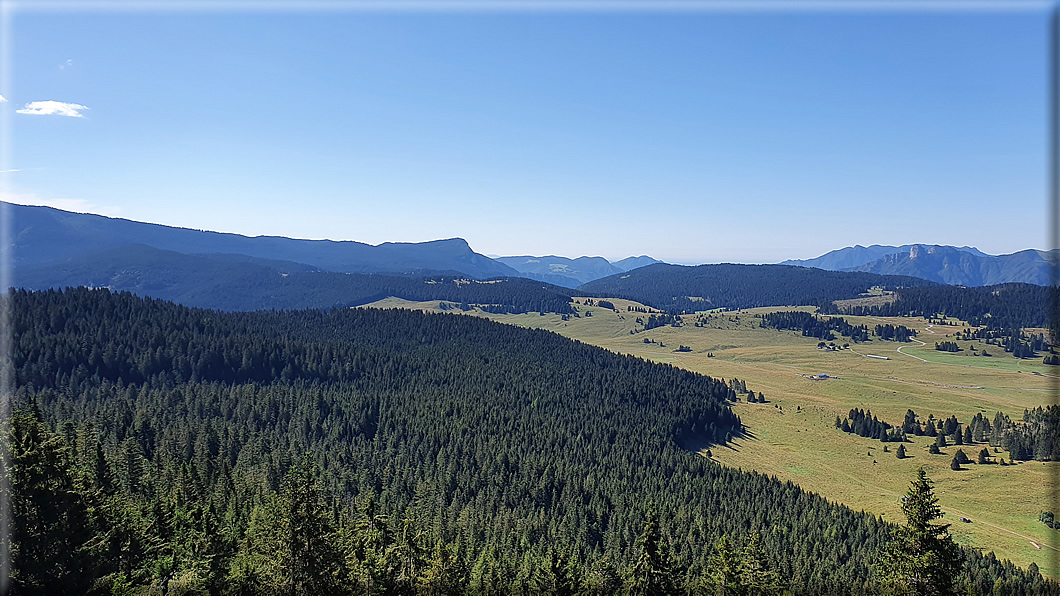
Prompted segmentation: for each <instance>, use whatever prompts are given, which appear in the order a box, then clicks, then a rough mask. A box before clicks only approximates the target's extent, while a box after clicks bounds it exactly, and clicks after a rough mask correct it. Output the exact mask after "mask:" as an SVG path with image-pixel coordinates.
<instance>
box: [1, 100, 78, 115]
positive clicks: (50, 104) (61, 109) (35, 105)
mask: <svg viewBox="0 0 1060 596" xmlns="http://www.w3.org/2000/svg"><path fill="white" fill-rule="evenodd" d="M87 109H88V106H83V105H81V104H78V103H66V102H63V101H31V102H29V103H28V104H26V105H25V106H24V107H23V108H22V109H21V110H15V111H16V112H18V113H19V114H31V115H33V116H70V117H71V118H82V117H84V114H82V113H81V110H87Z"/></svg>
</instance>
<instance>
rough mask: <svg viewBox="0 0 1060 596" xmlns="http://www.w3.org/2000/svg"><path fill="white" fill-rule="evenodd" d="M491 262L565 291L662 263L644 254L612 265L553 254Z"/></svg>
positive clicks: (505, 258) (596, 259) (610, 263)
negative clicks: (499, 263)
mask: <svg viewBox="0 0 1060 596" xmlns="http://www.w3.org/2000/svg"><path fill="white" fill-rule="evenodd" d="M494 260H496V261H499V262H501V263H504V264H505V265H508V266H509V267H512V268H513V269H515V270H516V271H518V272H519V273H520V274H521V275H523V276H524V277H529V278H531V279H537V280H540V281H545V282H548V283H551V284H555V285H557V286H564V287H567V288H576V287H578V286H580V285H581V284H584V283H587V282H590V281H593V280H594V279H600V278H601V277H607V276H608V275H615V274H616V273H625V272H626V271H629V270H631V269H636V268H638V267H644V266H645V265H652V264H654V263H661V262H662V261H658V260H656V259H653V258H651V257H649V256H645V255H642V256H639V257H628V258H625V259H622V260H621V261H616V262H614V263H612V262H610V261H608V260H607V259H605V258H603V257H578V258H576V259H569V258H567V257H557V256H554V255H549V256H545V257H532V256H519V257H496V258H495V259H494Z"/></svg>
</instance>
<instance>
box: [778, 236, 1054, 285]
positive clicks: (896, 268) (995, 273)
mask: <svg viewBox="0 0 1060 596" xmlns="http://www.w3.org/2000/svg"><path fill="white" fill-rule="evenodd" d="M1058 256H1060V255H1058V253H1056V252H1047V251H1041V250H1022V251H1019V252H1015V253H1012V254H1007V255H988V254H986V253H984V252H982V251H980V250H979V249H977V248H974V247H970V246H961V247H957V246H944V245H933V244H906V245H902V246H880V245H873V246H869V247H864V246H860V245H859V246H850V247H847V248H841V249H839V250H833V251H831V252H828V253H826V254H824V255H821V256H820V257H817V258H815V259H806V260H789V261H784V262H782V263H781V264H782V265H798V266H802V267H814V268H817V269H825V270H829V271H864V272H869V273H878V274H881V275H908V276H912V277H919V278H921V279H927V280H930V281H934V282H938V283H943V284H949V285H961V286H969V287H973V286H989V285H995V284H1000V283H1010V282H1021V283H1030V284H1035V285H1040V286H1045V285H1051V284H1053V283H1055V281H1056V280H1055V279H1054V277H1053V265H1054V263H1055V262H1056V260H1057V258H1058Z"/></svg>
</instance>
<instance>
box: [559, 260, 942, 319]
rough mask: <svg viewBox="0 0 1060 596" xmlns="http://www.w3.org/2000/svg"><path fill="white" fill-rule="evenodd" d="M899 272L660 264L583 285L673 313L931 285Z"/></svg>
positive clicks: (815, 301) (814, 301) (823, 300)
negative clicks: (849, 271) (875, 272)
mask: <svg viewBox="0 0 1060 596" xmlns="http://www.w3.org/2000/svg"><path fill="white" fill-rule="evenodd" d="M927 285H934V282H929V281H925V280H922V279H917V278H914V277H903V276H896V275H875V274H872V273H848V272H840V271H824V270H822V269H812V268H808V267H793V266H790V265H735V264H729V263H726V264H721V265H699V266H696V267H685V266H682V265H668V264H657V265H650V266H647V267H641V268H640V269H634V270H633V271H630V272H628V273H624V274H621V275H612V276H610V277H605V278H603V279H598V280H596V281H592V282H589V283H587V284H584V285H582V286H579V288H578V289H579V290H583V291H586V292H595V293H596V294H598V295H602V296H613V297H616V298H628V299H630V300H636V301H638V302H643V303H645V304H649V305H651V306H654V307H656V308H661V309H664V310H668V311H672V312H695V311H697V310H710V309H713V308H753V307H757V306H781V305H812V306H822V305H825V304H828V303H830V302H831V301H833V300H840V299H844V298H855V297H857V296H858V295H859V294H861V293H862V292H865V291H867V290H868V289H869V288H871V287H873V286H882V287H889V288H895V287H904V286H927Z"/></svg>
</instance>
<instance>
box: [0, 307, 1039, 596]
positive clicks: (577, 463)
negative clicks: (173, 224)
mask: <svg viewBox="0 0 1060 596" xmlns="http://www.w3.org/2000/svg"><path fill="white" fill-rule="evenodd" d="M12 301H13V325H14V329H15V335H14V337H15V344H14V355H15V362H14V365H15V370H14V373H15V376H16V382H17V392H16V393H17V395H16V407H17V408H18V409H19V412H20V413H19V414H18V415H16V416H15V417H14V419H13V421H12V428H11V430H10V434H9V435H8V436H9V446H10V449H11V453H12V457H13V461H14V467H13V469H12V472H11V474H12V475H11V481H12V496H13V506H14V512H15V520H16V522H17V523H16V524H15V527H14V533H15V544H14V550H13V557H14V561H15V575H14V577H13V579H14V582H15V586H16V593H50V594H57V593H77V592H84V591H93V592H95V593H135V592H136V591H137V590H140V591H142V590H145V589H147V588H149V587H150V588H151V589H152V590H154V591H155V593H165V592H166V591H168V592H169V593H205V592H207V591H210V592H213V593H233V594H234V593H239V594H253V593H277V592H283V593H297V594H302V593H354V592H356V593H361V594H363V593H410V592H412V591H414V590H420V591H424V592H430V593H463V592H473V593H501V592H503V593H511V592H520V591H521V592H524V593H526V592H540V591H548V592H555V593H577V592H582V593H600V594H610V593H615V592H618V591H621V590H623V589H627V588H629V589H632V590H634V591H636V590H638V589H644V588H645V587H647V588H653V587H654V588H658V587H659V586H670V587H680V589H682V590H686V589H687V590H688V591H689V592H692V593H714V591H715V590H716V588H717V585H718V582H719V581H733V580H732V576H726V575H724V573H728V572H725V571H724V570H725V569H728V570H730V571H731V570H734V569H739V570H742V571H740V573H741V574H751V576H753V577H756V578H761V577H767V576H768V573H766V572H767V571H768V570H772V571H775V572H777V574H778V575H773V576H768V577H771V578H772V579H771V581H773V582H774V584H775V583H776V580H778V578H783V580H784V581H786V582H787V583H788V584H789V586H790V587H791V589H792V590H793V591H794V592H795V593H800V594H827V593H837V594H840V593H862V592H864V591H865V588H866V585H867V582H868V581H869V580H870V572H869V568H870V562H871V560H872V554H873V552H874V551H875V550H876V549H877V548H878V547H879V546H880V545H882V544H883V543H884V542H885V541H886V539H887V537H888V535H889V531H890V529H889V526H887V525H886V524H884V523H882V522H881V521H880V520H878V519H876V518H873V517H871V516H869V515H865V514H861V513H855V512H853V511H851V510H849V509H847V508H845V507H840V506H837V505H834V504H831V503H829V502H827V501H825V500H824V499H822V498H820V497H817V496H815V495H812V494H808V493H805V492H803V491H801V490H800V489H799V488H798V487H796V486H795V485H793V484H791V483H780V482H778V481H776V480H773V479H770V478H767V477H765V476H762V475H759V474H752V473H744V472H740V471H737V470H733V469H728V468H723V467H721V466H718V465H717V464H715V463H713V462H712V461H710V460H709V459H707V458H704V457H702V456H700V455H697V454H695V453H692V452H691V451H689V448H698V447H702V446H707V445H709V444H711V443H717V442H723V441H725V440H726V437H727V436H728V435H729V434H730V433H738V432H740V429H741V425H740V421H739V419H738V418H737V417H736V416H735V415H734V414H733V413H732V411H731V410H730V409H729V408H728V406H727V404H726V401H727V400H729V399H731V398H733V397H734V396H733V394H732V393H731V389H730V388H729V386H728V385H727V384H726V383H725V382H724V381H723V380H715V379H712V378H709V377H705V376H701V375H697V374H694V373H690V372H687V371H682V370H679V369H676V368H673V367H670V366H666V365H659V364H652V363H649V362H647V361H644V360H640V359H638V358H634V357H630V356H621V355H616V354H614V353H611V352H607V351H604V350H602V349H598V348H594V347H590V346H587V345H584V344H581V343H578V342H574V341H571V340H568V339H565V338H562V337H560V336H558V335H554V334H551V333H548V332H544V331H537V330H528V329H522V328H518V327H514V326H508V325H501V324H497V323H493V322H490V321H486V320H482V319H479V318H474V317H461V316H451V315H439V314H434V315H432V314H424V313H419V312H410V311H374V310H359V309H358V310H350V309H342V310H335V311H331V312H322V311H301V312H255V313H219V312H214V311H206V310H197V309H191V308H186V307H182V306H177V305H174V304H171V303H167V302H162V301H158V300H152V299H142V298H139V297H136V296H133V295H130V294H128V293H121V294H115V293H111V292H109V291H106V290H86V289H74V290H68V291H65V292H59V291H47V292H24V291H16V292H14V294H13V296H12ZM723 535H728V536H729V537H730V539H731V541H730V539H725V540H721V541H720V543H719V540H720V539H721V538H722V537H723ZM749 536H750V537H749ZM732 544H739V545H744V544H747V545H748V547H747V548H743V547H739V548H738V547H735V546H730V545H732ZM734 557H735V558H734ZM963 557H964V560H965V562H964V565H965V567H964V571H963V572H962V575H961V576H960V578H959V581H958V583H959V585H960V586H961V590H964V591H967V592H968V593H973V594H989V593H991V590H994V589H995V587H997V589H1001V590H1002V592H1001V593H1005V594H1038V593H1056V592H1057V590H1056V585H1055V584H1052V583H1049V584H1046V583H1043V582H1042V580H1041V576H1039V575H1037V573H1036V572H1025V571H1023V570H1020V569H1018V568H1015V567H1013V566H1012V565H1010V564H1008V563H1000V562H998V561H997V560H996V559H994V558H993V556H992V555H986V556H983V555H981V554H979V553H977V552H974V551H964V554H963ZM736 559H741V560H744V561H747V560H749V561H750V563H748V564H746V565H745V564H743V563H740V564H737V561H736ZM755 569H757V570H758V571H754V570H755ZM723 572H724V573H723ZM719 573H722V575H719ZM755 574H759V575H755ZM762 574H764V575H762ZM741 577H743V575H741ZM730 585H731V584H730Z"/></svg>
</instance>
